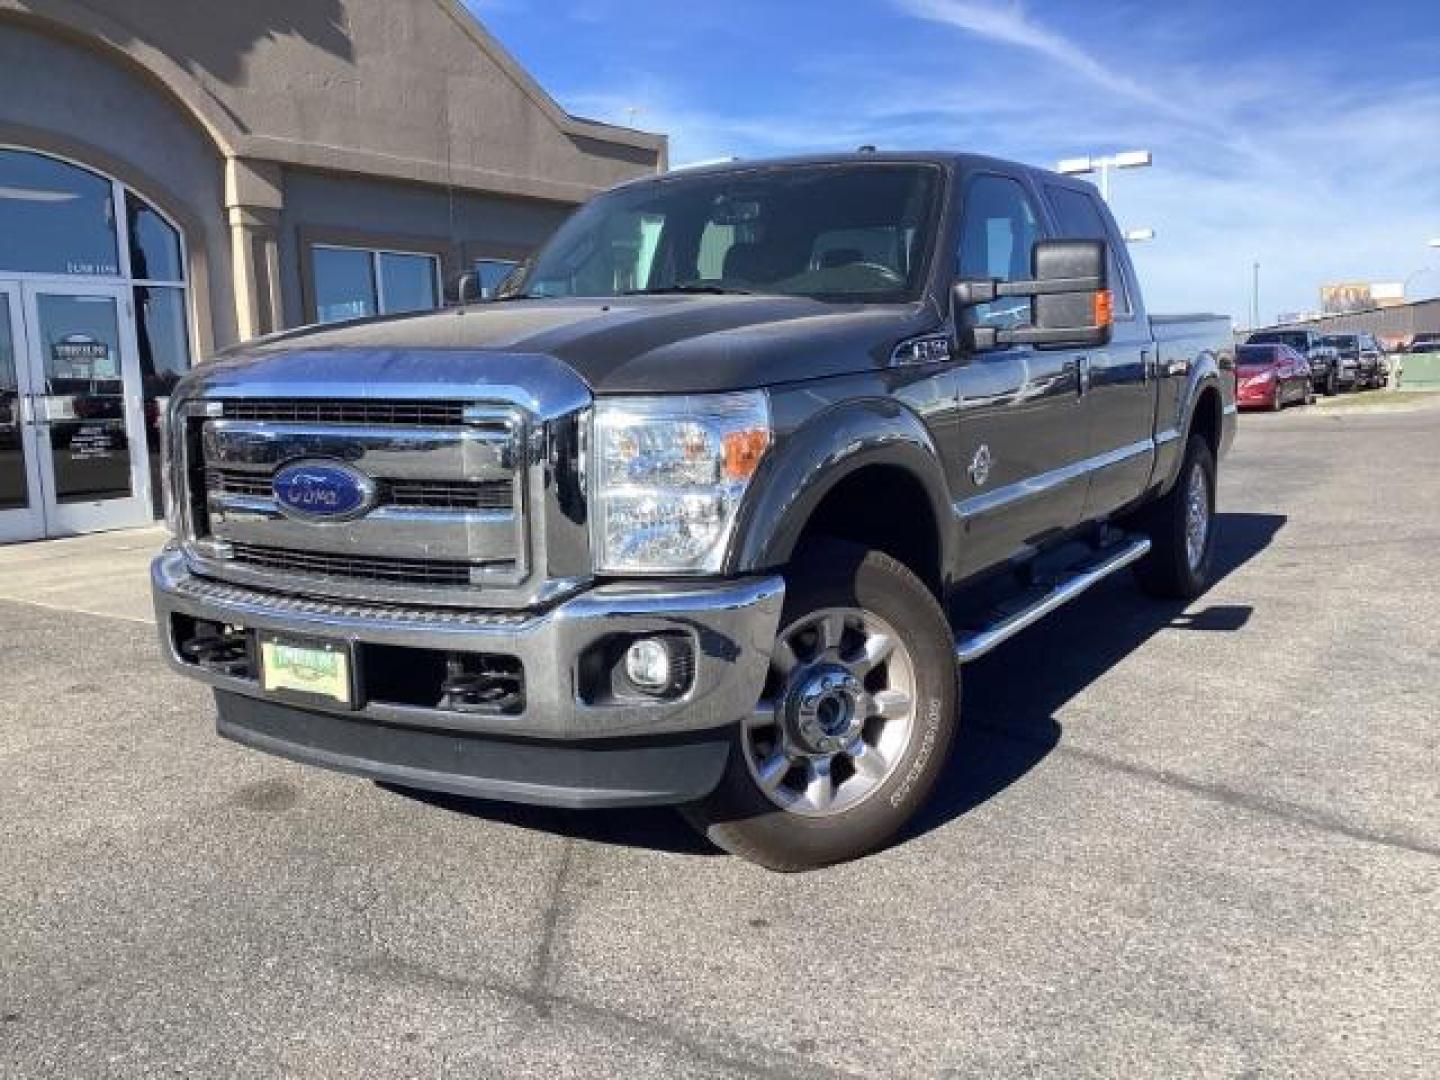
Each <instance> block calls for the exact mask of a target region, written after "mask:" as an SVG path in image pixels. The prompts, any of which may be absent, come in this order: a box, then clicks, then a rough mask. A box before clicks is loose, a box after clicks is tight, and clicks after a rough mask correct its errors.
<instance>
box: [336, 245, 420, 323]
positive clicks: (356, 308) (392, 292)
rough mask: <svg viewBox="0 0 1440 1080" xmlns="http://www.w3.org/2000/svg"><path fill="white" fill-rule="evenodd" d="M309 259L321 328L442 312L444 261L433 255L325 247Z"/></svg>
mask: <svg viewBox="0 0 1440 1080" xmlns="http://www.w3.org/2000/svg"><path fill="white" fill-rule="evenodd" d="M311 255H312V261H311V265H312V267H313V271H314V283H315V318H316V319H317V320H318V321H319V322H336V321H338V320H341V319H363V318H365V317H366V316H370V315H397V314H399V313H401V312H405V311H428V310H430V309H432V308H436V307H439V306H440V291H439V282H438V277H437V273H438V270H439V266H440V260H439V258H438V257H436V256H434V255H427V254H420V253H411V252H405V251H380V250H374V249H369V248H346V247H331V246H329V245H322V244H317V245H315V246H314V247H313V248H311Z"/></svg>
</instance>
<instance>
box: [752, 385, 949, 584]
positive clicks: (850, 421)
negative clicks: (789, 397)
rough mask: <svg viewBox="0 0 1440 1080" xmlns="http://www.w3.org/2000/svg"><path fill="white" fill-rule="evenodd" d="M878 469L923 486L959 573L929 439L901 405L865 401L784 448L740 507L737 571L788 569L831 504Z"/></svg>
mask: <svg viewBox="0 0 1440 1080" xmlns="http://www.w3.org/2000/svg"><path fill="white" fill-rule="evenodd" d="M875 465H879V466H888V467H892V468H897V469H900V470H903V471H904V472H906V473H907V474H908V475H909V476H911V477H912V478H913V479H915V480H916V481H917V482H918V483H919V485H920V487H921V488H922V489H923V490H924V492H925V495H926V497H927V499H928V500H929V503H930V509H931V516H932V519H933V521H934V523H935V524H934V527H935V528H936V529H937V530H938V535H937V536H936V538H935V539H936V547H935V550H936V551H938V552H939V553H940V556H941V566H942V567H943V568H946V569H948V568H949V567H951V566H953V565H954V563H953V559H952V556H953V551H952V550H951V549H952V544H953V530H951V529H948V528H947V527H946V526H947V525H949V524H950V522H951V520H952V517H953V512H952V510H951V501H950V494H949V490H950V489H949V484H948V482H947V481H946V478H945V469H944V466H943V464H942V462H941V456H940V453H939V451H938V450H937V449H936V447H935V442H934V440H933V439H932V438H931V437H930V432H929V431H928V430H927V429H926V427H925V424H924V422H923V421H921V419H920V418H919V417H918V416H917V415H915V413H913V412H911V411H910V410H909V409H908V408H906V407H905V406H904V405H902V404H900V403H899V402H897V401H895V400H893V399H889V398H866V399H861V400H858V401H849V402H845V403H844V404H841V405H838V406H835V407H833V408H829V409H825V410H823V411H822V412H819V413H817V414H816V415H814V416H812V417H810V418H809V419H808V420H807V421H806V422H805V423H804V424H803V425H802V426H800V427H799V428H797V429H795V430H794V431H792V432H790V433H789V434H787V435H786V436H785V437H784V438H782V439H781V440H780V441H779V443H778V444H777V446H776V448H775V449H774V450H773V451H772V452H771V454H770V456H769V457H767V459H766V461H765V463H764V464H763V465H762V467H761V470H760V473H759V474H758V475H757V476H756V477H755V481H754V482H753V483H752V484H751V486H750V492H749V495H748V497H747V499H746V501H745V504H744V505H743V506H742V507H741V512H740V519H739V522H738V523H737V526H736V536H735V542H734V544H733V545H732V547H731V562H732V565H731V567H730V569H731V571H732V572H733V573H753V572H756V571H761V570H770V569H774V568H776V567H779V566H783V565H785V564H786V563H787V562H789V561H790V557H791V555H792V554H793V553H794V551H795V546H796V544H797V543H798V542H799V540H800V537H801V534H802V533H803V532H804V531H805V526H806V524H807V523H808V522H809V521H810V518H811V515H813V514H814V512H815V510H816V509H817V508H818V507H819V506H820V504H821V502H823V501H824V499H825V496H826V495H828V494H829V493H830V492H831V491H832V490H834V488H835V487H836V485H838V484H839V483H840V482H841V481H843V480H844V479H845V478H846V477H848V476H851V475H852V474H854V473H856V472H858V471H859V470H861V469H864V468H868V467H870V466H875ZM917 527H919V526H918V525H917Z"/></svg>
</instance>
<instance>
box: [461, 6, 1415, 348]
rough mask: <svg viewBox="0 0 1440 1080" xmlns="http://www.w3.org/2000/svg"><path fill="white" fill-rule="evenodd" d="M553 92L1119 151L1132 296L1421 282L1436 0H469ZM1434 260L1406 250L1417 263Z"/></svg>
mask: <svg viewBox="0 0 1440 1080" xmlns="http://www.w3.org/2000/svg"><path fill="white" fill-rule="evenodd" d="M470 6H471V8H472V10H474V11H475V12H476V14H477V15H478V16H479V17H480V18H481V20H482V21H483V22H484V23H485V24H486V26H488V27H489V29H490V30H491V31H492V32H493V33H494V34H495V35H496V36H497V37H499V38H500V40H501V41H502V42H504V44H505V45H506V47H507V48H508V49H510V51H511V52H512V53H513V54H514V55H515V56H516V57H517V58H518V59H519V60H520V62H521V63H522V64H524V65H525V66H526V67H527V68H528V69H529V70H530V72H531V73H533V74H534V75H535V77H536V78H537V79H538V80H539V81H540V82H541V84H542V85H544V86H545V88H546V89H547V90H548V91H549V92H550V93H551V94H552V95H553V96H554V97H555V98H556V99H557V100H558V101H559V102H560V104H561V105H562V106H564V107H565V108H566V109H568V110H569V111H571V112H574V113H577V114H579V115H584V116H592V117H596V118H599V119H605V120H611V121H616V122H620V123H633V124H634V126H637V127H642V128H647V129H650V130H656V131H663V132H666V133H668V134H669V135H670V137H671V159H672V161H674V162H676V163H684V162H687V161H695V160H705V159H710V158H714V157H721V156H731V155H739V156H741V157H763V156H769V155H775V154H783V153H790V152H803V151H815V150H822V151H823V150H834V149H853V148H854V147H856V146H859V145H861V144H863V143H874V144H876V145H878V146H881V147H883V148H887V149H904V148H912V149H913V148H943V149H949V148H956V149H973V150H976V151H981V152H985V153H991V154H995V155H997V156H1000V157H1010V158H1016V159H1019V160H1022V161H1027V162H1032V163H1035V164H1041V165H1053V163H1054V162H1055V161H1057V160H1058V159H1060V158H1064V157H1073V156H1077V155H1084V154H1087V153H1092V152H1093V153H1103V152H1113V151H1116V150H1126V149H1134V148H1146V149H1150V150H1152V151H1154V154H1155V167H1154V168H1152V169H1148V170H1137V171H1134V172H1128V173H1120V174H1118V175H1117V176H1116V178H1115V181H1114V189H1113V193H1112V199H1111V203H1112V206H1113V208H1114V210H1115V212H1116V216H1117V217H1118V218H1119V220H1120V223H1121V226H1122V227H1124V228H1138V227H1147V226H1148V227H1151V228H1154V229H1155V230H1156V232H1157V238H1156V240H1154V241H1153V242H1150V243H1146V244H1139V245H1136V246H1135V248H1134V253H1135V256H1136V261H1137V262H1138V264H1139V267H1140V272H1141V274H1142V276H1143V278H1144V282H1145V284H1146V287H1147V295H1148V297H1149V299H1150V303H1151V306H1152V307H1153V308H1158V309H1164V310H1172V311H1173V310H1178V309H1198V308H1205V309H1211V310H1218V311H1224V312H1229V313H1231V314H1233V315H1235V316H1236V317H1237V318H1239V319H1241V320H1244V319H1245V318H1246V316H1247V314H1248V311H1249V306H1250V279H1251V264H1252V262H1254V261H1257V260H1258V261H1259V262H1260V263H1261V313H1262V315H1263V316H1264V317H1265V318H1267V319H1268V318H1270V317H1271V316H1273V315H1274V314H1275V313H1277V312H1280V311H1294V310H1304V309H1313V308H1315V307H1316V306H1318V290H1319V286H1320V285H1321V284H1322V283H1324V282H1334V281H1400V280H1403V279H1406V278H1407V277H1409V278H1410V283H1409V293H1410V295H1411V296H1412V297H1414V296H1417V295H1423V296H1433V295H1437V294H1440V250H1434V249H1428V248H1427V246H1426V243H1427V241H1428V240H1430V239H1431V238H1440V0H1377V2H1366V0H1350V2H1348V3H1341V2H1337V0H1252V2H1251V3H1249V4H1235V3H1227V2H1220V0H1196V2H1191V3H1180V2H1174V0H1155V2H1149V3H1147V2H1143V0H1115V2H1111V3H1104V2H1087V3H1079V2H1076V0H1064V2H1059V0H1025V2H1016V0H723V2H721V3H698V2H692V3H676V2H674V0H668V2H661V0H543V2H540V0H470ZM1427 266H1429V267H1431V269H1429V270H1426V269H1425V267H1427Z"/></svg>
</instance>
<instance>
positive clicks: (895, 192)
mask: <svg viewBox="0 0 1440 1080" xmlns="http://www.w3.org/2000/svg"><path fill="white" fill-rule="evenodd" d="M939 181H940V171H939V170H938V169H937V168H935V167H934V166H929V165H894V164H886V163H879V162H877V163H874V164H856V165H813V166H812V165H807V166H784V167H775V168H763V169H751V170H744V171H735V172H726V173H723V174H719V175H696V176H685V175H683V174H680V175H674V176H667V177H664V178H662V179H661V180H659V181H658V182H654V183H643V184H639V185H636V186H632V187H625V188H620V189H619V190H616V191H613V192H610V193H608V194H605V195H601V196H599V197H598V198H596V199H595V200H594V201H592V202H590V203H588V204H587V205H586V206H584V207H582V208H581V209H580V210H579V211H578V212H577V213H576V214H575V216H574V217H572V218H571V219H570V220H569V221H568V222H566V223H565V225H564V226H562V227H561V229H560V231H559V232H557V233H556V234H555V236H554V237H553V238H552V239H551V240H550V242H549V243H548V244H546V245H545V247H544V248H543V249H542V250H541V251H540V253H539V254H538V255H537V256H536V257H535V261H534V263H533V264H532V265H531V267H530V269H529V272H528V273H527V274H526V275H525V276H524V277H523V278H522V279H520V280H519V281H518V282H517V283H516V284H515V285H514V287H513V288H512V289H511V290H509V291H508V294H509V296H510V297H511V298H513V297H519V296H530V297H544V296H620V295H629V294H634V293H665V292H692V291H693V292H717V293H723V292H736V293H768V294H779V295H787V296H810V297H817V298H821V299H836V300H848V301H868V302H875V303H879V302H896V301H903V300H911V299H915V298H917V297H918V296H919V295H920V291H921V287H922V283H923V281H924V275H925V270H926V266H927V263H928V260H929V253H930V246H931V244H930V238H931V236H932V235H933V233H934V222H933V218H934V213H935V205H936V201H937V199H936V192H937V190H938V188H939Z"/></svg>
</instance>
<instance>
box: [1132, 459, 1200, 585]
mask: <svg viewBox="0 0 1440 1080" xmlns="http://www.w3.org/2000/svg"><path fill="white" fill-rule="evenodd" d="M1140 524H1141V527H1142V528H1143V529H1144V530H1145V531H1146V532H1147V533H1149V535H1150V544H1151V547H1150V554H1149V555H1147V556H1146V557H1145V558H1144V559H1142V560H1141V561H1140V562H1139V563H1137V564H1136V568H1135V572H1136V576H1137V577H1138V578H1139V579H1140V584H1141V586H1142V587H1143V588H1144V589H1145V591H1146V592H1148V593H1150V594H1151V595H1154V596H1161V597H1166V598H1171V599H1181V600H1189V599H1192V598H1193V597H1196V596H1199V595H1200V594H1201V593H1202V592H1204V591H1205V589H1206V588H1207V587H1208V586H1209V584H1210V575H1211V573H1212V572H1213V570H1214V563H1215V454H1214V451H1213V450H1211V448H1210V444H1209V442H1207V441H1206V440H1205V439H1203V438H1200V437H1198V436H1193V435H1192V436H1191V437H1190V443H1189V445H1188V446H1186V448H1185V460H1184V462H1183V463H1182V464H1181V466H1180V478H1179V479H1178V480H1176V482H1175V486H1174V487H1172V488H1171V489H1170V492H1169V494H1167V495H1166V496H1165V497H1164V498H1163V499H1161V500H1160V501H1159V502H1157V503H1155V504H1154V505H1153V506H1151V507H1150V509H1149V510H1148V511H1147V512H1146V514H1145V516H1144V518H1143V520H1142V521H1141V522H1140Z"/></svg>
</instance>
